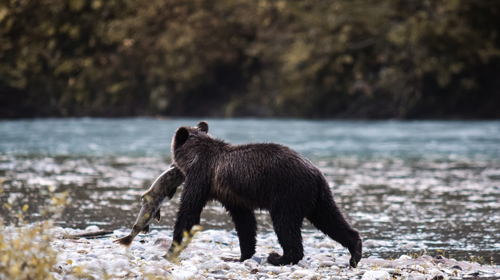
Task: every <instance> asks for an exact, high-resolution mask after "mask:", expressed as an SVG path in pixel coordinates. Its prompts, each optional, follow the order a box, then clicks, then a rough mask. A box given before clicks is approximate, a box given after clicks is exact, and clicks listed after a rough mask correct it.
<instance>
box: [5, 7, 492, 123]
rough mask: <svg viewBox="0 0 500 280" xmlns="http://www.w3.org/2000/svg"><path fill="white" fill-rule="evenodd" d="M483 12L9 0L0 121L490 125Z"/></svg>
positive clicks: (487, 28) (488, 47) (487, 13)
mask: <svg viewBox="0 0 500 280" xmlns="http://www.w3.org/2000/svg"><path fill="white" fill-rule="evenodd" d="M499 13H500V4H499V3H498V1H490V0H452V1H444V0H438V1H429V0H427V1H415V0H383V1H374V0H337V1H315V0H311V1H307V0H301V1H274V0H273V1H270V0H260V1H250V0H240V1H233V0H230V1H208V0H187V1H186V0H182V1H181V0H167V1H166V0H151V1H148V2H147V3H145V2H143V1H138V0H128V1H123V0H109V1H102V0H38V1H34V0H10V1H4V2H2V3H0V91H1V94H0V104H3V105H0V108H1V109H0V111H1V113H0V114H1V115H0V117H19V116H81V115H94V116H126V115H145V114H146V115H155V114H162V115H184V116H189V115H208V116H245V115H254V116H294V117H372V118H373V117H374V118H385V117H400V118H412V117H455V116H459V117H480V118H491V117H500V113H499V111H498V110H497V108H495V106H494V105H493V104H499V102H500V97H499V96H500V94H498V88H499V82H498V81H499V80H500V79H499V77H498V73H499V70H500V36H499V34H498V30H500V16H499Z"/></svg>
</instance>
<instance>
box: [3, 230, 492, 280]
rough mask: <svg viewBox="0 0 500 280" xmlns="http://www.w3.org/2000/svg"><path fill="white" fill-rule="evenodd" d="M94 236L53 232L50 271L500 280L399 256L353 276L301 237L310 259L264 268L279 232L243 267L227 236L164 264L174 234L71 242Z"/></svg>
mask: <svg viewBox="0 0 500 280" xmlns="http://www.w3.org/2000/svg"><path fill="white" fill-rule="evenodd" d="M6 228H7V229H9V228H10V229H13V227H6ZM96 230H99V228H98V227H97V226H90V227H88V228H87V229H86V230H77V229H71V228H66V229H63V228H61V227H55V228H52V229H50V230H49V232H50V235H51V236H52V237H53V239H52V241H51V246H52V248H53V249H54V250H55V251H56V252H57V259H56V264H55V265H54V266H53V270H52V272H51V274H52V275H53V277H54V278H55V279H77V278H78V279H79V278H81V277H84V278H94V279H103V278H106V277H110V278H109V279H154V278H157V277H160V278H161V279H196V280H197V279H259V280H260V279H310V280H314V279H316V280H317V279H337V280H340V279H362V280H368V279H414V280H419V279H421V280H427V279H436V280H437V279H500V266H499V265H484V264H478V263H473V262H467V261H457V260H454V259H447V258H445V257H442V256H437V257H434V258H433V257H431V256H428V255H421V256H418V257H417V256H416V255H415V257H416V258H414V257H412V256H409V255H401V256H400V257H399V258H398V259H394V260H384V259H380V258H377V257H365V258H363V259H362V260H361V262H360V264H359V265H358V267H357V268H355V269H353V268H350V267H349V265H348V261H349V257H350V255H349V252H348V251H347V249H344V248H342V247H341V246H340V245H339V244H338V243H336V242H334V241H333V240H331V239H329V238H326V237H325V238H324V239H318V238H315V237H314V236H311V235H307V234H306V235H303V244H304V254H305V256H304V258H303V259H302V260H301V261H300V262H299V263H298V264H297V265H286V266H281V267H277V266H272V265H269V264H268V263H267V261H266V258H267V255H268V254H269V253H270V252H272V251H277V252H279V253H281V248H280V246H279V244H278V242H277V240H276V236H275V235H274V233H268V234H258V236H257V248H256V249H257V253H256V254H255V255H254V256H253V257H252V259H249V260H246V261H244V262H243V263H241V262H239V261H237V260H238V258H239V256H240V249H239V245H238V238H237V236H236V235H235V233H234V232H230V231H226V230H205V231H201V232H199V233H197V234H196V235H195V237H194V238H193V240H192V242H191V243H190V244H189V245H188V247H187V248H186V249H185V250H184V251H183V252H182V253H181V255H180V262H179V263H171V262H169V261H167V260H166V259H164V258H163V255H165V253H166V251H167V250H168V247H169V246H170V244H171V234H172V233H171V231H166V230H162V231H158V230H153V231H152V232H150V233H149V234H140V235H139V236H137V237H136V238H135V240H134V241H133V242H132V244H131V246H130V247H128V248H127V247H123V246H120V245H118V244H115V243H113V242H112V241H113V240H115V239H116V238H119V237H123V236H125V235H126V234H128V233H129V229H120V230H114V231H113V234H111V235H107V236H104V237H101V238H93V239H85V238H79V239H67V238H65V237H68V235H72V234H82V233H86V232H91V231H96ZM367 253H369V251H367V252H365V254H364V256H366V255H367Z"/></svg>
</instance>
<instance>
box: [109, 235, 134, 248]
mask: <svg viewBox="0 0 500 280" xmlns="http://www.w3.org/2000/svg"><path fill="white" fill-rule="evenodd" d="M132 240H134V237H133V236H132V235H130V234H129V235H127V236H125V237H122V238H118V239H116V240H115V241H113V243H118V244H120V245H124V246H127V247H128V246H130V244H132Z"/></svg>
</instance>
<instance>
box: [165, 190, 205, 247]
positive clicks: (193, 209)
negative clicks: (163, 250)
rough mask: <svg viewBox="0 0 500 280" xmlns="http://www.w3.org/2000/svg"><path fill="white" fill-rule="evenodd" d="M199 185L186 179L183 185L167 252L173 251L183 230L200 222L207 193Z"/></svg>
mask: <svg viewBox="0 0 500 280" xmlns="http://www.w3.org/2000/svg"><path fill="white" fill-rule="evenodd" d="M202 190H203V188H202V187H200V186H196V187H193V185H192V184H190V183H189V182H188V181H186V185H185V186H184V191H183V192H182V196H181V205H180V207H179V211H178V212H177V220H176V221H175V225H174V234H173V238H172V245H171V246H170V248H169V250H168V252H173V251H174V248H175V245H174V244H175V243H177V244H178V245H179V244H181V242H182V238H183V237H184V231H187V232H189V231H190V230H191V228H192V227H193V226H194V225H196V224H199V223H200V215H201V211H202V210H203V207H205V204H206V203H207V195H206V194H205V192H203V191H202Z"/></svg>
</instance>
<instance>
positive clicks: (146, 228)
mask: <svg viewBox="0 0 500 280" xmlns="http://www.w3.org/2000/svg"><path fill="white" fill-rule="evenodd" d="M141 232H142V233H146V234H148V233H149V225H147V226H145V227H144V228H143V229H142V230H141Z"/></svg>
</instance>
